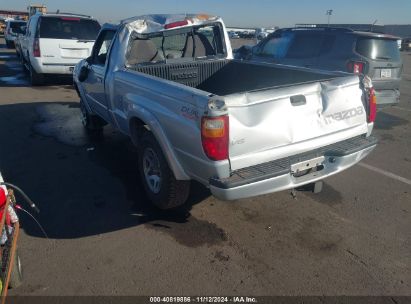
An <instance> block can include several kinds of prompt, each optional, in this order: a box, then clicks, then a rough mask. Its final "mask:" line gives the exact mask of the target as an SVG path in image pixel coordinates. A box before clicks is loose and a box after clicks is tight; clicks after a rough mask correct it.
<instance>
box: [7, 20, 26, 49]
mask: <svg viewBox="0 0 411 304" xmlns="http://www.w3.org/2000/svg"><path fill="white" fill-rule="evenodd" d="M25 25H26V21H23V20H9V21H7V23H6V29H5V31H4V39H5V40H6V45H7V47H8V48H9V49H11V48H13V47H14V41H15V40H16V38H17V36H18V35H20V34H23V29H22V27H24V26H25Z"/></svg>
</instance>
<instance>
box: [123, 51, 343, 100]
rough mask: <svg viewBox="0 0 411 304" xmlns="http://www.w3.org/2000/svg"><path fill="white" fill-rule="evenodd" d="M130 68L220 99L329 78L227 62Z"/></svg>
mask: <svg viewBox="0 0 411 304" xmlns="http://www.w3.org/2000/svg"><path fill="white" fill-rule="evenodd" d="M129 69H131V70H134V71H137V72H141V73H145V74H148V75H151V76H155V77H159V78H163V79H167V80H171V81H174V82H178V83H181V84H184V85H187V86H190V87H194V88H197V89H200V90H202V91H205V92H209V93H212V94H217V95H220V96H224V95H229V94H233V93H241V92H247V91H253V90H260V89H266V88H272V87H277V86H284V85H294V84H301V83H306V82H310V81H323V80H327V79H330V77H335V76H330V74H327V73H325V74H324V73H318V72H316V71H305V70H301V69H298V68H292V67H285V66H276V65H267V64H255V63H252V62H243V61H239V60H229V59H209V60H196V61H188V62H180V63H156V64H150V65H135V66H131V67H129Z"/></svg>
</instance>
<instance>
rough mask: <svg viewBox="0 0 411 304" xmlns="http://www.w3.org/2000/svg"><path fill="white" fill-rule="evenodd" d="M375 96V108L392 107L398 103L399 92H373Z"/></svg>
mask: <svg viewBox="0 0 411 304" xmlns="http://www.w3.org/2000/svg"><path fill="white" fill-rule="evenodd" d="M375 96H376V97H377V108H379V109H380V108H384V107H387V106H393V105H396V104H398V103H399V102H400V90H397V89H392V90H378V89H376V90H375Z"/></svg>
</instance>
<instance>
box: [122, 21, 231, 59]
mask: <svg viewBox="0 0 411 304" xmlns="http://www.w3.org/2000/svg"><path fill="white" fill-rule="evenodd" d="M223 43H224V40H223V35H222V29H221V27H220V26H219V25H217V24H216V25H208V26H200V27H194V28H186V29H177V30H175V31H167V32H159V33H155V34H152V35H148V36H147V35H146V36H143V37H138V38H135V39H133V38H132V40H131V41H130V45H129V52H128V55H127V61H128V64H131V65H132V64H137V63H147V62H156V61H162V60H169V59H179V58H201V57H209V56H219V55H221V56H224V55H225V50H224V46H223Z"/></svg>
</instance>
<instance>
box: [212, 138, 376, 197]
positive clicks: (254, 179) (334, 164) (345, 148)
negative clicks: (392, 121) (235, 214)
mask: <svg viewBox="0 0 411 304" xmlns="http://www.w3.org/2000/svg"><path fill="white" fill-rule="evenodd" d="M376 145H377V140H376V138H375V137H372V136H370V137H367V138H365V137H363V136H358V137H354V138H351V139H348V140H344V141H341V142H338V143H335V144H332V145H329V146H325V147H322V148H319V149H316V150H314V151H310V152H307V153H303V154H299V155H295V156H291V157H287V158H283V159H279V160H275V161H271V162H267V163H264V164H260V165H256V166H252V167H248V168H243V169H240V170H237V171H234V172H233V174H232V175H231V176H230V177H229V178H223V179H218V178H211V179H210V181H209V183H210V190H211V193H212V194H213V195H214V196H215V197H217V198H219V199H222V200H234V199H240V198H247V197H252V196H257V195H261V194H267V193H271V192H277V191H282V190H286V189H292V188H296V187H299V186H302V185H305V184H309V183H312V182H315V181H318V180H321V179H324V178H326V177H328V176H331V175H333V174H336V173H338V172H341V171H343V170H345V169H347V168H349V167H351V166H353V165H355V164H356V163H358V162H359V161H360V160H361V159H363V158H364V157H366V156H367V155H368V154H369V153H370V152H371V151H372V150H373V149H374V148H375V147H376ZM319 156H324V157H325V160H324V162H323V164H322V165H323V168H322V169H321V170H319V171H315V172H311V173H307V174H306V175H303V176H300V177H296V176H294V174H293V173H292V172H291V165H292V164H295V163H300V162H304V161H308V160H311V159H313V158H316V157H319Z"/></svg>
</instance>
